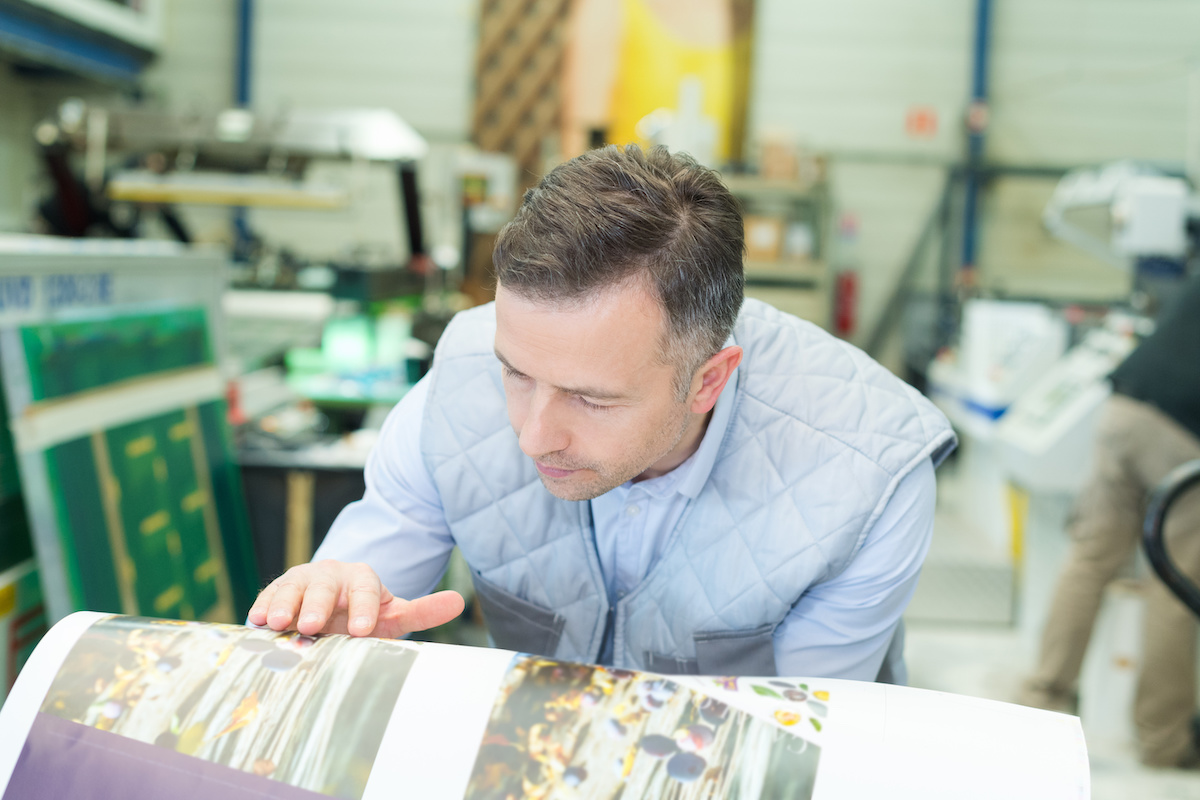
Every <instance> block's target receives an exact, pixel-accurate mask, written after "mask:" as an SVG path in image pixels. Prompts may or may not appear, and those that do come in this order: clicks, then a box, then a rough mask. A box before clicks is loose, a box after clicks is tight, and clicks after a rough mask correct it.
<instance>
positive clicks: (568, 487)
mask: <svg viewBox="0 0 1200 800" xmlns="http://www.w3.org/2000/svg"><path fill="white" fill-rule="evenodd" d="M538 477H539V478H540V479H541V481H542V486H545V487H546V491H548V492H549V493H550V494H552V495H554V496H555V497H557V498H558V499H559V500H571V501H574V502H580V501H583V500H594V499H596V498H597V497H599V496H600V495H602V494H604V493H605V492H608V491H609V490H611V489H612V488H613V487H611V486H604V485H602V484H601V483H600V482H599V481H596V480H594V479H593V480H590V481H589V480H585V479H582V478H579V477H577V476H575V475H570V476H568V477H565V478H551V477H550V476H548V475H545V474H543V473H541V472H539V473H538Z"/></svg>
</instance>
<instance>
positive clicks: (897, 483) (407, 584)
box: [250, 146, 954, 680]
mask: <svg viewBox="0 0 1200 800" xmlns="http://www.w3.org/2000/svg"><path fill="white" fill-rule="evenodd" d="M742 250H743V244H742V220H741V216H740V213H739V211H738V207H737V203H736V201H735V200H734V198H733V197H732V196H731V195H730V194H729V192H728V190H727V189H726V188H725V187H724V185H723V184H722V183H721V181H720V179H719V178H718V176H717V175H716V174H715V173H714V172H712V171H710V170H707V169H704V168H703V167H700V166H698V165H696V164H695V162H694V161H692V160H691V159H689V158H687V157H683V156H672V155H670V154H669V153H668V152H667V151H666V150H665V149H664V148H654V149H651V150H649V151H648V152H643V151H641V150H640V149H638V148H637V147H633V146H630V147H627V148H625V149H618V148H615V147H609V148H605V149H603V150H598V151H593V152H590V153H587V154H585V155H583V156H580V157H579V158H576V159H573V160H572V161H570V162H567V163H566V164H564V165H562V166H560V167H559V168H557V169H555V170H554V171H553V172H551V173H550V174H549V175H547V176H546V177H545V179H543V181H542V182H541V183H540V184H539V185H538V186H537V187H536V188H534V189H532V190H531V191H530V192H529V193H527V194H526V196H525V200H524V202H523V204H522V207H521V209H520V210H519V211H518V213H517V215H516V217H515V218H514V220H513V221H512V222H511V223H509V224H508V225H507V226H506V227H505V229H504V230H503V231H502V232H501V234H500V237H499V239H498V241H497V244H496V249H495V254H494V259H493V260H494V263H495V266H496V273H497V278H498V287H497V291H496V302H495V304H494V305H489V306H484V307H481V308H478V309H473V310H471V311H468V312H464V313H462V314H460V315H458V317H456V318H455V319H454V321H453V322H452V323H451V325H450V326H449V327H448V328H447V330H446V333H445V335H444V336H443V337H442V340H441V341H440V342H439V344H438V348H437V352H436V355H435V359H434V365H433V368H432V370H431V371H430V374H429V375H428V376H427V377H426V378H425V379H424V380H423V381H422V382H421V383H420V384H418V386H417V387H415V388H414V389H413V391H412V392H411V393H410V394H409V395H408V396H407V397H406V398H405V399H404V400H403V401H402V402H401V403H400V405H399V406H397V408H396V409H395V411H394V412H393V413H392V414H391V416H390V417H389V419H388V422H387V424H386V425H385V426H384V430H383V433H382V436H381V439H380V443H379V445H378V446H377V448H376V450H375V452H374V454H373V456H372V458H371V460H370V463H369V464H368V466H367V492H366V495H365V496H364V498H363V500H362V501H360V502H358V503H355V504H352V505H351V506H349V507H347V508H346V510H345V511H343V513H342V514H341V516H339V518H338V520H337V521H336V522H335V524H334V526H333V529H332V530H331V531H330V533H329V535H328V537H327V538H326V540H325V543H324V544H323V545H322V546H321V548H320V550H319V551H318V553H317V558H318V559H322V560H318V561H317V562H316V563H314V564H310V565H305V566H302V567H297V568H294V569H292V570H290V571H289V572H287V573H286V574H285V575H283V576H282V577H281V578H279V579H278V580H276V581H275V582H274V583H272V584H271V585H270V586H268V587H267V588H266V589H265V590H264V591H263V594H262V595H261V596H260V597H259V599H258V601H256V603H255V606H254V608H253V609H252V610H251V614H250V619H251V621H252V622H254V623H256V624H268V625H270V626H271V627H272V628H276V629H284V628H286V627H288V626H290V625H296V626H297V627H299V629H300V630H301V631H304V632H316V631H318V630H336V631H348V632H349V633H351V634H354V635H367V634H374V635H382V636H394V635H400V634H403V633H407V632H408V631H411V630H416V629H418V628H424V627H429V626H432V625H436V624H440V623H441V622H444V621H446V620H447V619H449V618H451V617H453V616H454V615H456V614H457V613H459V611H460V610H461V608H462V600H461V598H459V597H458V595H457V594H449V595H447V594H445V593H439V594H435V595H431V596H425V594H426V593H427V592H429V591H431V590H432V589H433V588H434V586H435V585H436V583H437V581H438V579H439V576H440V575H441V573H442V571H443V570H444V568H445V564H446V561H447V559H448V557H449V553H450V549H451V547H452V546H453V545H457V546H458V547H459V548H460V549H461V551H462V553H463V555H464V557H465V559H466V561H467V563H468V564H469V565H470V566H471V569H472V577H473V579H474V581H475V586H476V589H477V593H478V596H479V598H480V602H481V605H482V608H483V611H484V616H485V617H486V619H487V623H488V629H489V633H490V635H491V636H492V638H493V640H494V641H495V643H496V644H497V645H498V646H501V647H506V648H510V649H515V650H521V651H525V652H533V653H540V654H545V655H551V656H556V657H558V658H563V659H568V660H581V661H599V662H601V663H608V664H615V665H618V666H622V667H632V668H642V669H648V670H653V671H657V672H669V673H687V672H692V673H695V672H700V673H707V674H727V675H732V674H751V675H768V674H776V673H777V672H781V673H788V674H798V675H813V676H834V677H846V678H859V679H864V680H874V679H875V678H876V677H879V676H881V675H882V677H883V678H886V679H891V680H902V679H903V673H902V669H903V666H902V661H901V659H900V653H901V647H902V641H901V638H900V636H899V635H898V633H897V631H898V623H899V620H900V615H901V613H902V612H903V609H904V606H905V605H906V604H907V602H908V600H909V598H910V596H911V594H912V591H913V588H914V585H915V582H916V579H917V575H918V572H919V569H920V564H921V560H922V559H923V558H924V554H925V551H926V548H927V547H928V543H929V537H930V533H931V530H932V518H933V504H934V492H935V487H934V478H933V469H934V466H935V465H936V463H937V462H938V461H940V459H941V458H942V457H944V455H945V454H946V453H947V452H948V451H949V450H950V449H951V448H952V447H953V445H954V437H953V434H952V433H951V431H950V429H949V426H948V425H947V423H946V421H945V418H944V417H943V416H942V415H941V414H940V413H939V412H938V411H937V410H936V409H935V408H934V407H933V406H932V405H931V404H930V403H929V402H928V401H926V400H925V399H924V398H923V397H921V396H920V395H919V394H918V393H917V392H916V391H914V390H913V389H912V388H911V387H909V386H907V385H906V384H904V383H903V382H901V381H899V380H898V379H896V378H895V377H893V376H892V375H891V374H890V373H888V372H887V371H886V370H884V369H883V368H882V367H880V366H879V365H878V364H876V363H875V362H873V361H871V360H870V359H869V358H867V357H866V356H865V355H863V354H862V353H861V352H859V351H858V350H856V349H854V348H853V347H850V346H849V345H847V344H845V343H843V342H841V341H839V340H837V339H834V338H832V337H830V336H829V335H827V334H825V333H824V332H823V331H821V330H819V329H818V328H816V327H815V326H813V325H810V324H808V323H805V322H802V321H800V320H798V319H796V318H795V317H791V316H788V315H786V314H782V313H780V312H778V311H776V310H774V309H772V308H770V307H769V306H766V305H764V304H762V303H758V302H755V301H748V302H746V303H745V306H744V307H743V300H742V288H743V272H742ZM739 312H740V313H739ZM347 561H357V562H365V565H364V564H358V565H351V564H347V563H345V562H347ZM366 565H369V566H366ZM398 597H406V598H407V597H414V598H419V599H417V600H414V601H412V602H411V603H410V602H407V601H405V600H401V599H398ZM889 649H890V650H891V656H890V657H889V658H886V659H885V656H887V655H888V653H889Z"/></svg>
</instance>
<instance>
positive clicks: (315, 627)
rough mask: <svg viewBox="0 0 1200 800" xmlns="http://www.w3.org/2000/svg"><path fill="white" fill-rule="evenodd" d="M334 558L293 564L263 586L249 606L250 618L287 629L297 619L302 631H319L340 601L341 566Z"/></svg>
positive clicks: (297, 625)
mask: <svg viewBox="0 0 1200 800" xmlns="http://www.w3.org/2000/svg"><path fill="white" fill-rule="evenodd" d="M342 566H344V565H341V564H338V563H337V562H334V561H322V562H318V563H316V564H302V565H300V566H298V567H292V568H291V569H289V570H288V571H287V572H285V573H283V574H282V575H280V576H279V577H278V578H276V579H275V580H274V581H272V582H271V583H270V585H268V586H267V588H265V589H263V590H262V592H261V593H260V594H259V596H258V598H257V599H256V600H255V601H254V605H253V606H251V608H250V613H249V615H248V618H249V621H250V623H251V624H254V625H266V626H267V627H269V628H271V629H272V630H276V631H282V630H287V629H288V628H289V627H292V626H293V623H294V622H297V618H299V619H298V624H296V626H295V627H296V629H297V630H299V631H300V632H301V633H316V632H317V631H320V630H321V629H322V628H323V627H324V626H325V624H326V623H327V622H328V620H329V618H330V616H331V615H332V614H333V611H334V608H335V607H336V605H337V600H338V594H339V591H340V585H341V576H340V574H339V573H340V568H341V567H342Z"/></svg>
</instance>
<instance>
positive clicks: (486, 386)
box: [421, 300, 955, 675]
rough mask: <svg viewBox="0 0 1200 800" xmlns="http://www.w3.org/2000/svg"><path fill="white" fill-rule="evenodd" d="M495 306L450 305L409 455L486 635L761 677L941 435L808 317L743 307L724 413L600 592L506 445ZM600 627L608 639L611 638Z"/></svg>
mask: <svg viewBox="0 0 1200 800" xmlns="http://www.w3.org/2000/svg"><path fill="white" fill-rule="evenodd" d="M495 329H496V315H495V309H494V307H493V306H491V305H487V306H481V307H479V308H475V309H471V310H469V311H466V312H463V313H460V314H458V315H457V316H456V317H455V318H454V319H453V320H452V321H451V323H450V325H449V327H448V328H447V329H446V332H445V334H444V335H443V336H442V338H441V340H440V342H439V344H438V346H437V349H436V352H435V355H434V365H433V369H432V371H431V373H430V386H429V396H428V400H427V402H426V405H425V418H424V420H423V425H422V432H421V450H422V454H423V456H424V459H425V463H426V465H427V467H428V469H429V473H430V475H431V477H432V479H433V482H434V484H435V486H436V487H437V491H438V493H439V495H440V497H441V502H442V506H443V508H444V510H445V515H446V521H447V523H448V524H449V527H450V531H451V533H452V535H453V537H454V540H455V542H456V543H457V545H458V547H459V548H460V550H461V551H462V554H463V556H464V557H465V559H466V561H467V563H468V564H469V565H470V567H471V572H472V578H473V580H474V582H475V587H476V590H477V593H478V597H479V600H480V603H481V605H482V607H483V612H484V616H485V617H486V619H487V623H488V629H489V633H490V635H491V636H492V639H493V641H494V643H495V644H496V645H497V646H499V647H503V648H506V649H512V650H518V651H521V652H527V653H536V654H539V655H546V656H553V657H556V658H561V659H565V660H573V661H585V662H595V661H596V660H597V659H598V657H599V656H600V654H601V649H602V647H603V646H604V645H605V642H606V640H608V641H609V646H610V648H611V656H612V663H613V664H614V665H615V666H618V667H624V668H631V669H644V670H650V671H653V672H665V673H701V674H710V675H714V674H715V675H739V674H740V675H764V674H774V673H775V666H774V665H775V662H774V652H773V647H772V635H773V632H774V630H775V628H776V627H777V626H778V625H779V623H780V622H781V621H782V620H783V619H784V617H785V616H786V615H787V613H788V610H789V609H790V608H791V607H792V606H793V604H795V603H796V601H797V600H798V599H799V598H800V596H801V595H802V594H803V593H804V592H805V590H806V589H808V587H810V586H812V585H814V584H816V583H819V582H821V581H825V580H828V579H830V578H832V577H834V576H836V575H837V574H838V573H840V572H841V571H842V570H843V569H845V567H846V565H847V564H849V563H850V561H851V560H852V559H853V558H854V555H855V553H857V552H858V550H859V548H860V547H861V546H862V544H863V541H864V539H865V537H866V536H867V534H868V532H869V531H870V530H871V527H872V525H874V523H875V521H876V520H877V519H878V518H879V516H880V514H881V513H882V512H883V509H884V507H885V506H886V505H887V503H888V500H889V499H890V498H891V496H892V493H893V491H894V490H895V488H896V486H897V484H898V483H899V482H900V481H901V480H902V479H903V478H904V476H905V475H907V474H908V473H909V472H910V471H911V470H912V469H913V468H914V467H915V466H917V465H918V464H920V463H921V462H922V461H923V460H924V459H926V458H932V459H933V461H934V464H935V465H936V464H937V463H939V462H940V461H941V460H942V459H943V458H944V457H945V456H946V454H948V453H949V452H950V451H951V450H952V449H953V448H954V444H955V439H954V434H953V433H952V431H951V430H950V426H949V424H948V423H947V421H946V419H945V417H944V416H943V415H942V414H941V412H939V411H938V410H937V409H936V408H935V407H934V406H933V405H932V404H931V403H930V402H929V401H928V400H926V399H925V398H924V397H922V396H921V395H920V394H919V393H918V392H917V391H916V390H914V389H913V388H912V387H910V386H908V385H907V384H906V383H904V382H903V381H901V380H899V379H898V378H896V377H895V376H893V375H892V374H891V373H890V372H888V371H887V370H885V369H884V368H883V367H881V366H880V365H879V364H877V363H875V362H874V361H872V360H871V359H870V358H869V357H867V356H866V355H865V354H864V353H862V352H861V351H859V350H858V349H856V348H854V347H852V346H851V345H849V344H847V343H845V342H843V341H841V340H839V339H836V338H834V337H832V336H830V335H829V334H827V333H825V332H824V331H822V330H821V329H820V328H818V327H817V326H815V325H812V324H810V323H807V322H804V321H802V320H800V319H797V318H796V317H793V316H791V315H788V314H784V313H782V312H780V311H777V310H776V309H774V308H772V307H771V306H768V305H766V304H765V303H761V302H758V301H755V300H746V302H745V304H744V306H743V308H742V312H741V314H740V315H739V317H738V322H737V325H736V327H735V328H734V333H733V338H734V340H735V341H736V343H737V344H738V345H740V346H741V347H742V348H743V350H744V357H743V360H742V364H741V366H740V367H739V377H738V386H737V392H736V395H735V398H734V399H735V404H734V409H733V414H732V417H731V419H730V422H729V427H728V430H727V431H726V434H725V437H724V440H723V441H722V442H721V446H720V450H719V454H718V456H717V461H716V464H715V465H714V466H713V469H712V473H711V475H710V477H709V479H708V482H707V483H706V485H705V486H704V488H703V489H702V490H701V492H700V494H699V496H697V497H696V499H695V500H692V501H691V502H690V503H689V505H688V508H687V509H686V510H685V511H684V513H683V516H682V518H681V519H680V521H679V523H678V525H677V526H676V529H675V530H673V531H672V532H671V533H670V534H669V539H668V541H667V543H666V544H665V545H664V549H663V552H662V555H661V556H660V558H659V561H658V562H657V563H656V564H655V565H654V566H653V567H652V568H651V570H650V572H649V573H648V574H647V576H646V578H645V579H644V580H643V581H642V583H641V584H640V585H638V586H637V587H636V588H635V589H634V590H633V591H631V592H629V593H628V594H626V595H625V596H624V597H623V598H620V599H618V598H610V597H608V596H607V594H606V590H605V583H604V579H603V577H602V575H601V571H600V561H599V557H598V555H597V552H596V546H595V540H594V534H593V529H592V520H591V512H590V509H591V504H590V503H589V502H588V501H581V502H576V501H567V500H560V499H559V498H557V497H555V496H554V495H552V494H550V492H548V491H547V490H546V489H545V488H544V487H543V486H542V484H541V481H540V480H539V479H538V475H537V470H536V467H535V466H534V465H533V462H532V460H531V459H529V458H528V457H527V456H525V455H524V454H523V453H522V452H521V450H520V448H519V447H518V445H517V437H516V434H515V433H514V432H513V430H512V428H511V426H510V424H509V421H508V415H507V411H506V408H505V401H504V390H503V388H502V385H501V371H500V364H499V362H498V361H497V360H496V357H495V356H494V355H493V353H492V346H493V337H494V334H495ZM610 637H611V638H610Z"/></svg>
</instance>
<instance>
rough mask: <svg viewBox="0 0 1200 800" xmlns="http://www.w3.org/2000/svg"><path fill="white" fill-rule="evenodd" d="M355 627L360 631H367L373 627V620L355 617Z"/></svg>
mask: <svg viewBox="0 0 1200 800" xmlns="http://www.w3.org/2000/svg"><path fill="white" fill-rule="evenodd" d="M354 627H356V628H358V629H360V630H367V629H369V628H370V627H371V620H370V618H368V617H355V618H354Z"/></svg>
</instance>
